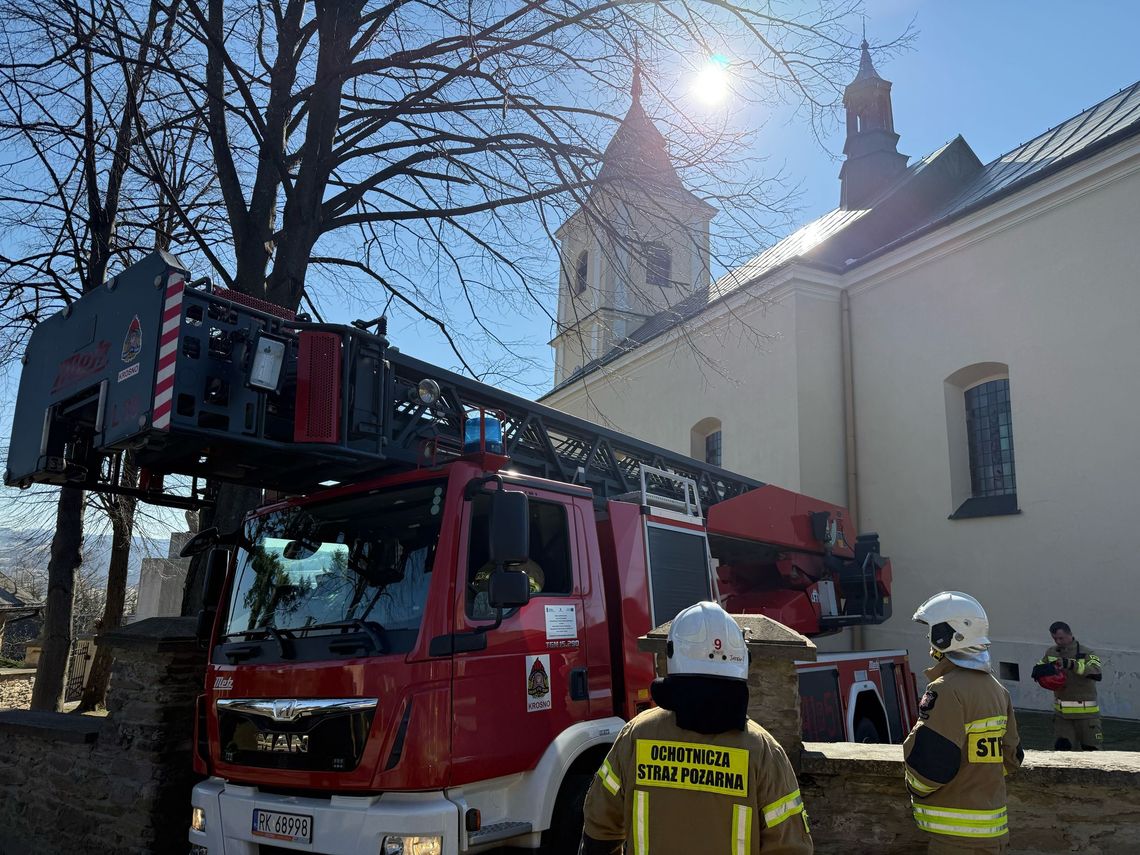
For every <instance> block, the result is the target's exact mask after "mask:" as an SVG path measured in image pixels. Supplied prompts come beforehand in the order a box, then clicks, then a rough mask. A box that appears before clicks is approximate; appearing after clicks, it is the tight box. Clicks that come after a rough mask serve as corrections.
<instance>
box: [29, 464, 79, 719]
mask: <svg viewBox="0 0 1140 855" xmlns="http://www.w3.org/2000/svg"><path fill="white" fill-rule="evenodd" d="M83 500H84V495H83V491H82V490H80V489H78V488H76V487H61V488H60V491H59V504H58V506H57V508H56V516H55V534H54V535H52V539H51V559H50V561H49V562H48V592H47V604H46V608H45V609H44V646H43V651H42V652H41V653H40V664H39V667H38V668H37V669H36V683H35V687H34V688H33V689H32V704H31V708H32V709H34V710H49V711H55V712H59V710H60V709H61V708H62V706H63V693H64V688H65V686H66V685H67V660H68V658H69V657H70V655H71V617H72V610H73V609H74V606H75V574H76V572H77V571H78V570H79V565H80V564H81V563H82V561H83Z"/></svg>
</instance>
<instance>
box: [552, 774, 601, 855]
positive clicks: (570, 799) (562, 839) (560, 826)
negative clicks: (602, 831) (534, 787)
mask: <svg viewBox="0 0 1140 855" xmlns="http://www.w3.org/2000/svg"><path fill="white" fill-rule="evenodd" d="M593 778H594V776H593V775H589V774H583V773H581V772H578V773H575V774H571V775H567V776H566V779H565V780H564V781H563V782H562V787H561V789H559V791H558V798H557V800H555V802H554V815H553V816H551V818H550V828H548V829H547V830H546V831H544V832H543V833H542V852H543V853H544V855H576V853H577V852H578V843H579V841H580V840H581V839H582V813H583V807H584V806H585V803H586V793H587V791H588V790H589V789H590V781H592V780H593Z"/></svg>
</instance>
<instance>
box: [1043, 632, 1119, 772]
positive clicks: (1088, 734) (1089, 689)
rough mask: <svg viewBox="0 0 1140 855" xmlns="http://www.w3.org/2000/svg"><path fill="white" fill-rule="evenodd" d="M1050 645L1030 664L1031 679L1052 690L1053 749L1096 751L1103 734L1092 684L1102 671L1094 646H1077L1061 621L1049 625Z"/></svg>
mask: <svg viewBox="0 0 1140 855" xmlns="http://www.w3.org/2000/svg"><path fill="white" fill-rule="evenodd" d="M1049 634H1050V635H1052V636H1053V646H1052V647H1050V648H1049V649H1048V650H1046V651H1045V655H1044V656H1043V657H1041V661H1040V662H1038V663H1037V665H1036V666H1034V668H1033V679H1034V680H1036V681H1037V682H1038V683H1040V684H1041V686H1042V687H1043V688H1047V689H1049V690H1051V691H1052V692H1053V739H1054V742H1053V750H1055V751H1098V750H1099V749H1100V746H1101V741H1102V740H1103V739H1104V734H1103V733H1102V732H1101V727H1100V704H1099V703H1098V702H1097V699H1096V684H1097V683H1099V682H1100V680H1101V676H1102V672H1101V665H1100V657H1099V656H1097V654H1096V651H1095V650H1090V649H1089V648H1087V647H1083V646H1081V643H1080V642H1079V641H1077V640H1076V639H1075V638H1073V631H1072V630H1071V629H1069V625H1068V624H1067V623H1065V622H1064V621H1061V620H1059V621H1057V622H1055V623H1054V624H1053V625H1052V626H1050V627H1049Z"/></svg>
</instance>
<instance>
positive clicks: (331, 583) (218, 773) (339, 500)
mask: <svg viewBox="0 0 1140 855" xmlns="http://www.w3.org/2000/svg"><path fill="white" fill-rule="evenodd" d="M371 326H372V325H369V324H363V323H358V324H355V325H353V326H335V325H326V324H318V323H312V322H310V321H309V320H308V319H307V318H304V317H294V316H293V314H292V313H291V312H288V311H285V310H282V309H280V308H277V307H274V306H270V305H268V304H264V303H260V302H258V301H256V300H251V299H249V298H247V297H243V296H241V295H237V294H233V293H229V292H224V291H222V290H220V289H215V288H212V287H210V285H209V283H208V282H205V281H199V282H189V277H188V273H187V271H186V270H185V269H184V268H183V267H182V266H181V265H180V264H179V263H178V262H177V260H176V259H174V258H172V257H171V256H169V255H166V254H163V253H155V254H153V255H152V256H149V257H148V258H147V259H145V260H144V261H142V262H140V263H139V264H137V265H135V266H133V267H131V268H129V269H128V270H126V271H125V272H124V273H122V274H120V275H119V276H117V277H116V278H115V279H113V280H111V281H110V282H108V283H107V284H106V285H105V286H104V287H102V288H100V289H98V290H96V291H94V292H91V293H89V294H87V295H85V296H84V297H83V298H82V299H80V300H79V301H77V302H76V303H74V304H72V305H71V306H70V307H69V308H68V309H67V310H65V311H64V312H61V313H60V314H58V315H56V316H54V317H52V318H49V319H47V320H45V321H44V322H43V323H42V324H40V325H39V327H37V329H36V331H35V333H34V335H33V337H32V339H31V342H30V344H29V348H28V352H27V355H26V357H25V360H24V370H23V375H22V378H21V384H20V393H19V398H18V402H17V408H16V414H15V421H14V428H13V436H12V440H11V445H10V456H9V460H8V465H7V469H6V471H5V482H6V483H8V484H9V485H17V486H26V485H28V484H30V483H33V482H41V483H57V484H71V485H77V486H84V487H86V488H89V489H99V490H106V491H111V492H123V493H133V494H134V495H137V496H138V497H139V498H141V499H144V500H146V501H151V502H156V503H159V504H167V505H173V506H198V505H201V504H203V503H208V502H210V501H211V500H212V498H213V492H212V491H213V489H214V487H213V485H214V484H216V483H217V482H219V481H226V482H236V483H243V484H253V485H257V486H260V487H263V488H266V489H269V490H272V491H275V492H276V493H277V494H278V495H281V496H286V497H287V498H283V499H281V500H279V501H275V502H273V503H271V504H269V505H268V506H266V507H263V508H261V509H260V510H259V511H257V512H256V513H254V514H252V515H250V516H249V518H248V519H247V521H246V523H245V524H244V525H243V526H242V527H241V528H240V529H239V530H237V531H233V532H223V533H219V532H218V531H216V530H213V529H211V530H207V531H204V532H202V533H201V534H200V535H199V536H197V537H196V538H195V539H194V541H192V543H191V544H190V545H189V546H188V551H189V552H206V551H207V550H208V552H209V554H208V560H207V562H206V563H207V572H206V591H207V593H206V602H207V604H208V605H207V608H206V610H205V611H204V612H203V615H202V619H201V620H200V622H199V627H200V635H201V636H202V637H203V639H204V641H205V643H206V644H207V646H208V650H209V665H208V671H207V678H206V684H205V690H204V693H203V695H202V696H201V697H200V699H199V704H198V711H197V728H196V733H195V744H196V756H195V766H196V769H197V770H198V771H199V772H201V773H202V774H203V775H204V776H206V777H205V780H204V781H203V782H202V783H201V784H199V785H198V786H197V787H196V788H195V790H194V794H193V804H192V823H191V830H190V843H191V848H192V850H193V851H194V852H195V853H209V854H210V855H218V853H226V855H234V853H240V855H253V853H260V855H269V854H270V853H285V852H297V851H301V852H320V853H327V855H334V854H337V853H346V854H347V853H360V852H369V853H371V852H376V853H381V854H382V855H439V853H461V852H462V853H473V852H479V851H483V850H486V849H489V848H492V847H496V846H500V845H503V844H510V845H515V846H522V847H530V848H536V847H538V846H540V845H542V846H545V847H546V848H547V849H548V851H560V850H561V851H574V846H575V844H576V840H577V836H578V830H579V828H580V821H581V818H580V817H581V800H582V798H583V797H584V793H585V789H586V787H587V786H588V784H589V781H590V778H591V776H592V774H593V772H594V771H595V770H596V769H597V767H598V765H599V763H600V760H601V758H602V757H604V755H605V753H606V751H607V749H608V746H609V745H610V743H611V742H612V740H613V739H614V737H615V736H616V734H617V732H618V731H619V730H620V728H621V727H622V725H623V723H624V722H625V721H626V720H628V719H629V718H630V717H631V716H633V715H635V714H636V713H637V712H638V711H639V710H641V709H644V708H645V707H646V706H648V704H649V703H650V700H649V692H648V687H649V684H650V682H651V681H652V679H653V677H654V669H653V661H652V658H651V657H650V656H649V655H648V654H645V653H640V652H638V650H637V648H636V640H637V638H638V637H639V636H640V635H643V634H644V633H645V632H647V631H648V630H649V629H651V628H652V627H654V626H656V625H660V624H662V623H664V622H666V621H668V620H670V619H671V618H672V617H673V616H674V615H675V614H677V612H678V611H680V610H681V609H682V608H684V607H686V606H688V605H690V604H691V603H693V602H696V601H699V600H707V599H714V600H715V599H719V600H720V601H721V602H722V603H724V605H725V606H726V608H728V610H729V611H730V612H738V613H762V614H766V615H768V616H770V617H772V618H775V619H776V620H779V621H781V622H783V623H785V624H787V625H788V626H790V627H792V628H793V629H796V630H798V631H800V632H803V633H805V634H807V635H822V634H827V633H833V632H836V631H838V630H840V629H842V628H843V627H847V626H854V625H859V624H874V623H879V622H881V621H883V620H885V619H886V618H887V617H888V616H889V615H890V611H891V608H890V582H891V571H890V562H889V561H888V560H887V559H885V558H883V557H882V556H881V555H880V553H879V544H878V538H877V537H876V536H875V535H863V536H860V537H857V538H856V537H854V533H853V532H850V531H848V530H847V518H846V514H845V511H844V510H843V509H842V508H840V507H837V506H835V505H831V504H828V503H826V502H821V501H818V500H815V499H812V498H809V497H807V496H803V495H799V494H796V493H793V492H790V491H788V490H784V489H781V488H779V487H775V486H772V485H765V484H762V483H760V482H758V481H753V480H751V479H748V478H743V477H741V476H739V475H735V474H733V473H731V472H728V471H726V470H723V469H720V468H718V467H714V466H711V465H707V464H704V463H701V462H699V461H696V460H693V459H691V458H688V457H684V456H682V455H678V454H675V453H672V452H669V451H667V450H665V449H661V448H657V447H655V446H651V445H648V444H646V443H643V442H640V441H638V440H636V439H632V438H630V437H627V436H623V435H621V434H620V433H617V432H615V431H610V430H606V429H604V428H600V427H598V426H596V425H593V424H590V423H588V422H585V421H582V420H580V419H576V418H573V417H570V416H567V415H565V414H563V413H560V412H558V411H555V410H553V409H550V408H548V407H544V406H541V405H538V404H535V403H534V402H531V401H527V400H524V399H522V398H519V397H516V396H513V395H510V394H506V393H504V392H502V391H500V390H496V389H494V388H491V387H489V386H487V385H484V384H481V383H478V382H475V381H473V380H469V379H466V378H463V377H460V376H457V375H455V374H452V373H449V372H447V371H444V370H442V369H440V368H438V367H436V366H432V365H429V364H427V363H423V362H420V361H418V360H416V359H413V358H411V357H409V356H407V355H405V354H403V353H400V352H399V351H398V350H397V349H396V348H394V347H392V346H390V345H389V343H388V341H387V338H386V335H385V330H384V328H383V325H382V323H381V324H377V325H376V329H375V330H374V331H373V330H372V329H371ZM128 452H129V453H131V454H133V455H134V457H135V459H136V460H137V462H138V464H139V465H141V466H142V467H143V468H144V469H143V477H142V479H141V481H140V483H139V485H138V486H131V485H129V484H127V483H124V480H123V478H122V474H121V473H122V469H123V467H122V461H123V455H124V454H125V453H128ZM175 475H177V476H181V477H180V478H175V477H173V476H175ZM801 681H802V688H803V694H804V701H805V703H804V724H805V732H806V735H807V736H808V737H809V738H813V737H819V736H825V737H829V738H833V739H845V738H847V739H850V738H856V739H864V740H875V741H880V740H891V741H899V740H901V738H902V736H903V735H904V734H905V732H906V730H907V729H908V728H909V726H910V723H911V722H912V721H913V718H914V712H915V710H914V692H913V681H912V679H911V677H910V674H909V671H908V670H907V665H906V658H905V655H904V654H903V653H902V652H901V651H884V652H872V653H866V652H864V653H860V654H828V655H824V656H821V657H820V660H819V661H818V662H814V663H803V664H802V666H801Z"/></svg>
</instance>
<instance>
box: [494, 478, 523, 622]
mask: <svg viewBox="0 0 1140 855" xmlns="http://www.w3.org/2000/svg"><path fill="white" fill-rule="evenodd" d="M489 527H490V541H491V542H490V558H491V561H492V562H493V563H494V564H495V568H496V574H495V575H498V568H500V567H502V566H503V565H504V564H521V563H523V562H524V561H526V560H527V558H529V557H530V502H529V500H528V499H527V496H526V493H523V492H520V491H519V490H503V489H499V490H495V491H494V492H492V493H491V518H490V526H489ZM521 575H522V576H523V578H524V579H525V578H526V574H525V573H524V574H521ZM491 578H492V580H493V579H494V576H492V577H491ZM524 602H525V600H524ZM492 605H493V603H492Z"/></svg>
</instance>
